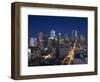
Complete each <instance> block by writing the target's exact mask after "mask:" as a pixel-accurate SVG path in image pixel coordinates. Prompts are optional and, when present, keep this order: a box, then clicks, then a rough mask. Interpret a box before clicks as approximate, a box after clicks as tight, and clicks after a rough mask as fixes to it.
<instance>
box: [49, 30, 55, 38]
mask: <svg viewBox="0 0 100 82" xmlns="http://www.w3.org/2000/svg"><path fill="white" fill-rule="evenodd" d="M55 36H56V32H55V30H51V31H50V37H51V39H54V38H55Z"/></svg>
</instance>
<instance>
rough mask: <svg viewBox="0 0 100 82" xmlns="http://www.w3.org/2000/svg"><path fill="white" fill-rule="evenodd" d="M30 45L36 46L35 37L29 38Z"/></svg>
mask: <svg viewBox="0 0 100 82" xmlns="http://www.w3.org/2000/svg"><path fill="white" fill-rule="evenodd" d="M29 44H30V47H37V38H30V43H29Z"/></svg>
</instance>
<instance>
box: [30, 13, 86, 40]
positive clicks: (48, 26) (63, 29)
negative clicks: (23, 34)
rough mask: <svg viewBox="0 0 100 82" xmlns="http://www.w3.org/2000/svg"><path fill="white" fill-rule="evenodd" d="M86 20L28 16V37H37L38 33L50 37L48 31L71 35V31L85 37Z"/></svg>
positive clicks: (80, 18) (81, 18)
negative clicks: (75, 31)
mask: <svg viewBox="0 0 100 82" xmlns="http://www.w3.org/2000/svg"><path fill="white" fill-rule="evenodd" d="M87 26H88V19H87V18H85V17H84V18H83V17H64V16H63V17H62V16H60V17H59V16H38V15H28V37H29V38H30V37H37V35H38V33H39V32H43V33H45V34H46V35H48V36H49V35H50V30H55V31H56V33H59V32H60V33H62V35H63V34H68V35H71V33H72V29H73V30H77V31H78V34H79V35H80V34H82V35H84V36H87V32H88V30H87V28H88V27H87Z"/></svg>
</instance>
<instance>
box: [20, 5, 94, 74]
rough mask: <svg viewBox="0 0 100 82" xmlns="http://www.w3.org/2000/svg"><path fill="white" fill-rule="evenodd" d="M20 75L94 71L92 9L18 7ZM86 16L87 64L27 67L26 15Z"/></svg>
mask: <svg viewBox="0 0 100 82" xmlns="http://www.w3.org/2000/svg"><path fill="white" fill-rule="evenodd" d="M20 12H21V13H20V17H21V18H20V20H21V21H20V24H21V25H20V27H21V28H20V34H21V35H20V36H21V37H20V49H21V50H20V51H21V52H20V75H40V74H57V73H74V72H89V71H94V11H92V10H91V11H88V10H73V9H56V8H53V9H52V8H38V7H34V8H32V7H21V9H20ZM29 14H32V15H49V16H73V17H88V64H85V65H67V66H63V65H61V66H43V67H40V66H38V67H28V58H27V57H28V54H27V53H28V52H27V51H28V36H27V35H28V15H29Z"/></svg>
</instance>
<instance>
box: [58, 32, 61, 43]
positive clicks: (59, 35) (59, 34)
mask: <svg viewBox="0 0 100 82" xmlns="http://www.w3.org/2000/svg"><path fill="white" fill-rule="evenodd" d="M58 38H59V43H61V33H58Z"/></svg>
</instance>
